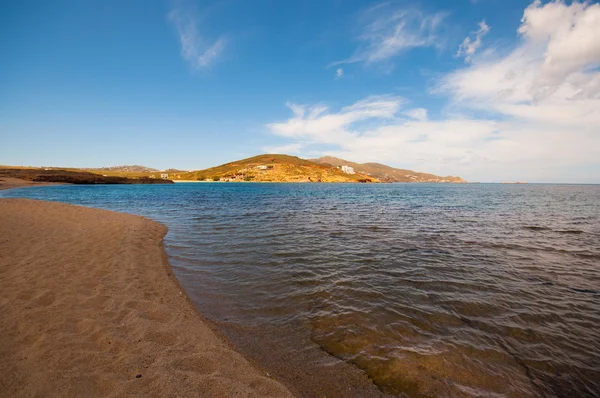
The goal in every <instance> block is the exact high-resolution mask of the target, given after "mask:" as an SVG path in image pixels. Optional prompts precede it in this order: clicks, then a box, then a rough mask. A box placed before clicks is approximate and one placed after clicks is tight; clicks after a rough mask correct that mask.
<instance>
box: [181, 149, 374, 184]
mask: <svg viewBox="0 0 600 398" xmlns="http://www.w3.org/2000/svg"><path fill="white" fill-rule="evenodd" d="M180 178H181V179H182V180H208V181H257V182H258V181H262V182H376V181H377V180H376V179H375V178H373V177H369V176H366V175H363V174H360V173H356V174H348V173H345V172H343V171H342V170H341V169H339V168H337V167H335V166H332V165H329V164H324V163H323V164H322V163H316V162H313V161H310V160H305V159H300V158H298V157H295V156H288V155H273V154H270V155H259V156H254V157H251V158H248V159H242V160H236V161H234V162H230V163H226V164H223V165H221V166H217V167H211V168H209V169H206V170H198V171H192V172H189V173H182V174H181V175H180Z"/></svg>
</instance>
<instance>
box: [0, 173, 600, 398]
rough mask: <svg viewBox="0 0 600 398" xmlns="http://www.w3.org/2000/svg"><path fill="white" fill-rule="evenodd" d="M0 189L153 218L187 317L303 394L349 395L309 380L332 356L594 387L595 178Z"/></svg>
mask: <svg viewBox="0 0 600 398" xmlns="http://www.w3.org/2000/svg"><path fill="white" fill-rule="evenodd" d="M0 196H1V197H29V198H36V199H45V200H58V201H63V202H68V203H74V204H81V205H85V206H92V207H100V208H106V209H112V210H117V211H124V212H129V213H134V214H140V215H144V216H147V217H150V218H152V219H154V220H157V221H160V222H163V223H164V224H166V225H167V226H168V227H169V234H168V235H167V237H166V239H165V246H166V250H167V253H168V254H169V257H170V261H171V264H172V265H173V266H174V268H175V270H176V274H177V276H178V278H179V279H180V281H181V283H182V285H183V286H184V287H185V288H186V290H187V291H188V292H189V294H190V296H191V297H192V299H193V300H194V301H195V303H196V305H197V306H198V308H199V309H200V311H201V312H202V313H203V314H204V315H205V316H207V317H208V318H209V319H211V320H213V321H214V322H216V323H217V325H219V326H220V327H221V328H222V330H223V331H224V332H225V333H226V334H227V335H228V336H229V337H230V338H231V339H232V340H233V341H234V343H236V344H237V345H239V346H240V349H241V350H242V351H244V352H245V353H247V354H248V355H250V356H252V357H253V358H254V359H255V360H257V361H258V362H260V363H261V364H262V365H263V366H264V367H266V368H267V369H268V370H272V371H273V372H274V373H275V374H277V375H278V376H281V377H283V378H284V379H285V380H284V381H286V382H287V383H288V384H291V385H295V386H296V390H297V391H298V392H299V393H300V394H302V395H306V396H317V395H325V394H328V395H329V396H331V395H348V396H349V395H355V396H360V395H361V393H360V391H358V390H353V389H352V388H354V387H353V386H351V382H349V381H347V380H346V379H342V380H341V381H340V384H344V383H346V384H348V386H349V387H348V388H349V390H348V393H347V394H342V393H340V390H339V389H338V390H335V391H334V390H327V389H325V390H323V389H319V388H321V387H319V385H321V384H323V383H325V382H326V379H327V378H331V373H330V370H331V368H332V367H335V366H336V365H335V363H336V362H339V361H338V360H337V359H335V358H339V359H342V360H343V361H345V362H347V363H350V364H352V365H353V366H355V367H357V368H358V369H361V370H362V371H364V372H366V374H367V375H368V376H369V377H370V378H371V379H372V380H373V381H374V382H375V383H376V385H377V386H378V387H379V388H380V389H381V390H382V391H384V392H385V393H388V394H402V393H404V394H406V395H407V396H414V397H418V396H511V397H513V396H514V397H520V396H555V397H571V396H590V397H591V396H600V186H597V185H595V186H594V185H588V186H576V185H496V184H469V185H429V184H377V185H362V184H361V185H356V184H235V183H227V184H222V183H215V184H204V183H202V184H176V185H163V186H152V185H137V186H124V185H121V186H56V187H39V188H37V187H36V188H24V189H16V190H11V191H5V192H0ZM316 348H320V349H322V350H323V351H325V352H327V353H329V354H331V355H332V356H333V357H330V356H327V355H324V354H323V355H318V354H315V353H314V350H315V349H316ZM317 351H319V352H320V353H323V351H320V350H317ZM284 370H285V371H284ZM319 378H322V379H323V380H321V381H323V383H321V382H320V380H319ZM309 379H310V380H312V383H308V382H307V380H309ZM329 383H331V380H329ZM307 386H308V387H307Z"/></svg>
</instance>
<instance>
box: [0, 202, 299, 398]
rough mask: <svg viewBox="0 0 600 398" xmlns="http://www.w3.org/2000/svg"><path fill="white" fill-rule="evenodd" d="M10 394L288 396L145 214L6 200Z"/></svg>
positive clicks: (2, 207)
mask: <svg viewBox="0 0 600 398" xmlns="http://www.w3.org/2000/svg"><path fill="white" fill-rule="evenodd" d="M0 221H1V222H0V331H1V337H0V390H1V391H3V393H4V394H6V395H7V396H87V397H93V396H179V397H197V396H208V397H221V396H227V397H237V396H239V397H254V396H256V397H288V396H292V394H291V393H290V392H289V390H288V389H287V388H286V387H285V386H284V385H283V384H281V383H280V382H278V381H276V380H274V379H272V378H270V377H269V376H268V375H267V374H265V372H263V371H261V370H260V369H258V368H257V367H256V366H255V365H253V364H252V363H250V362H249V361H248V360H247V359H246V358H244V357H243V356H242V355H241V354H239V353H238V352H236V351H235V349H234V347H233V346H232V344H231V343H229V342H228V341H227V340H226V339H224V338H223V337H222V336H220V335H219V334H218V333H217V332H216V331H215V330H213V329H212V328H211V326H210V325H209V324H208V323H207V322H206V321H205V320H203V318H202V316H201V314H199V313H198V312H197V310H196V308H195V306H194V305H193V303H192V302H191V300H190V299H189V298H188V297H187V295H186V293H185V291H184V290H183V289H182V288H181V286H180V285H179V283H178V281H177V279H176V278H175V276H174V275H173V272H172V269H171V267H170V265H169V263H168V259H167V256H166V253H165V251H164V248H163V244H162V241H163V238H164V236H165V235H166V232H167V228H166V227H165V226H164V225H162V224H159V223H157V222H154V221H150V220H148V219H145V218H143V217H139V216H134V215H128V214H122V213H116V212H112V211H107V210H99V209H91V208H85V207H80V206H74V205H68V204H63V203H55V202H44V201H37V200H29V199H0Z"/></svg>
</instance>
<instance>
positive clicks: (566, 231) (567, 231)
mask: <svg viewBox="0 0 600 398" xmlns="http://www.w3.org/2000/svg"><path fill="white" fill-rule="evenodd" d="M556 232H558V233H559V234H583V233H585V231H582V230H579V229H559V230H557V231H556Z"/></svg>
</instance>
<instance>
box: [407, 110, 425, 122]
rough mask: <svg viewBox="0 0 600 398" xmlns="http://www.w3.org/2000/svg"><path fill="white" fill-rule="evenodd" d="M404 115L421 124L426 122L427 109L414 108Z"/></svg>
mask: <svg viewBox="0 0 600 398" xmlns="http://www.w3.org/2000/svg"><path fill="white" fill-rule="evenodd" d="M404 114H405V115H406V116H408V117H410V118H412V119H415V120H419V121H421V122H425V121H427V109H425V108H415V109H409V110H407V111H406V112H404Z"/></svg>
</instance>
